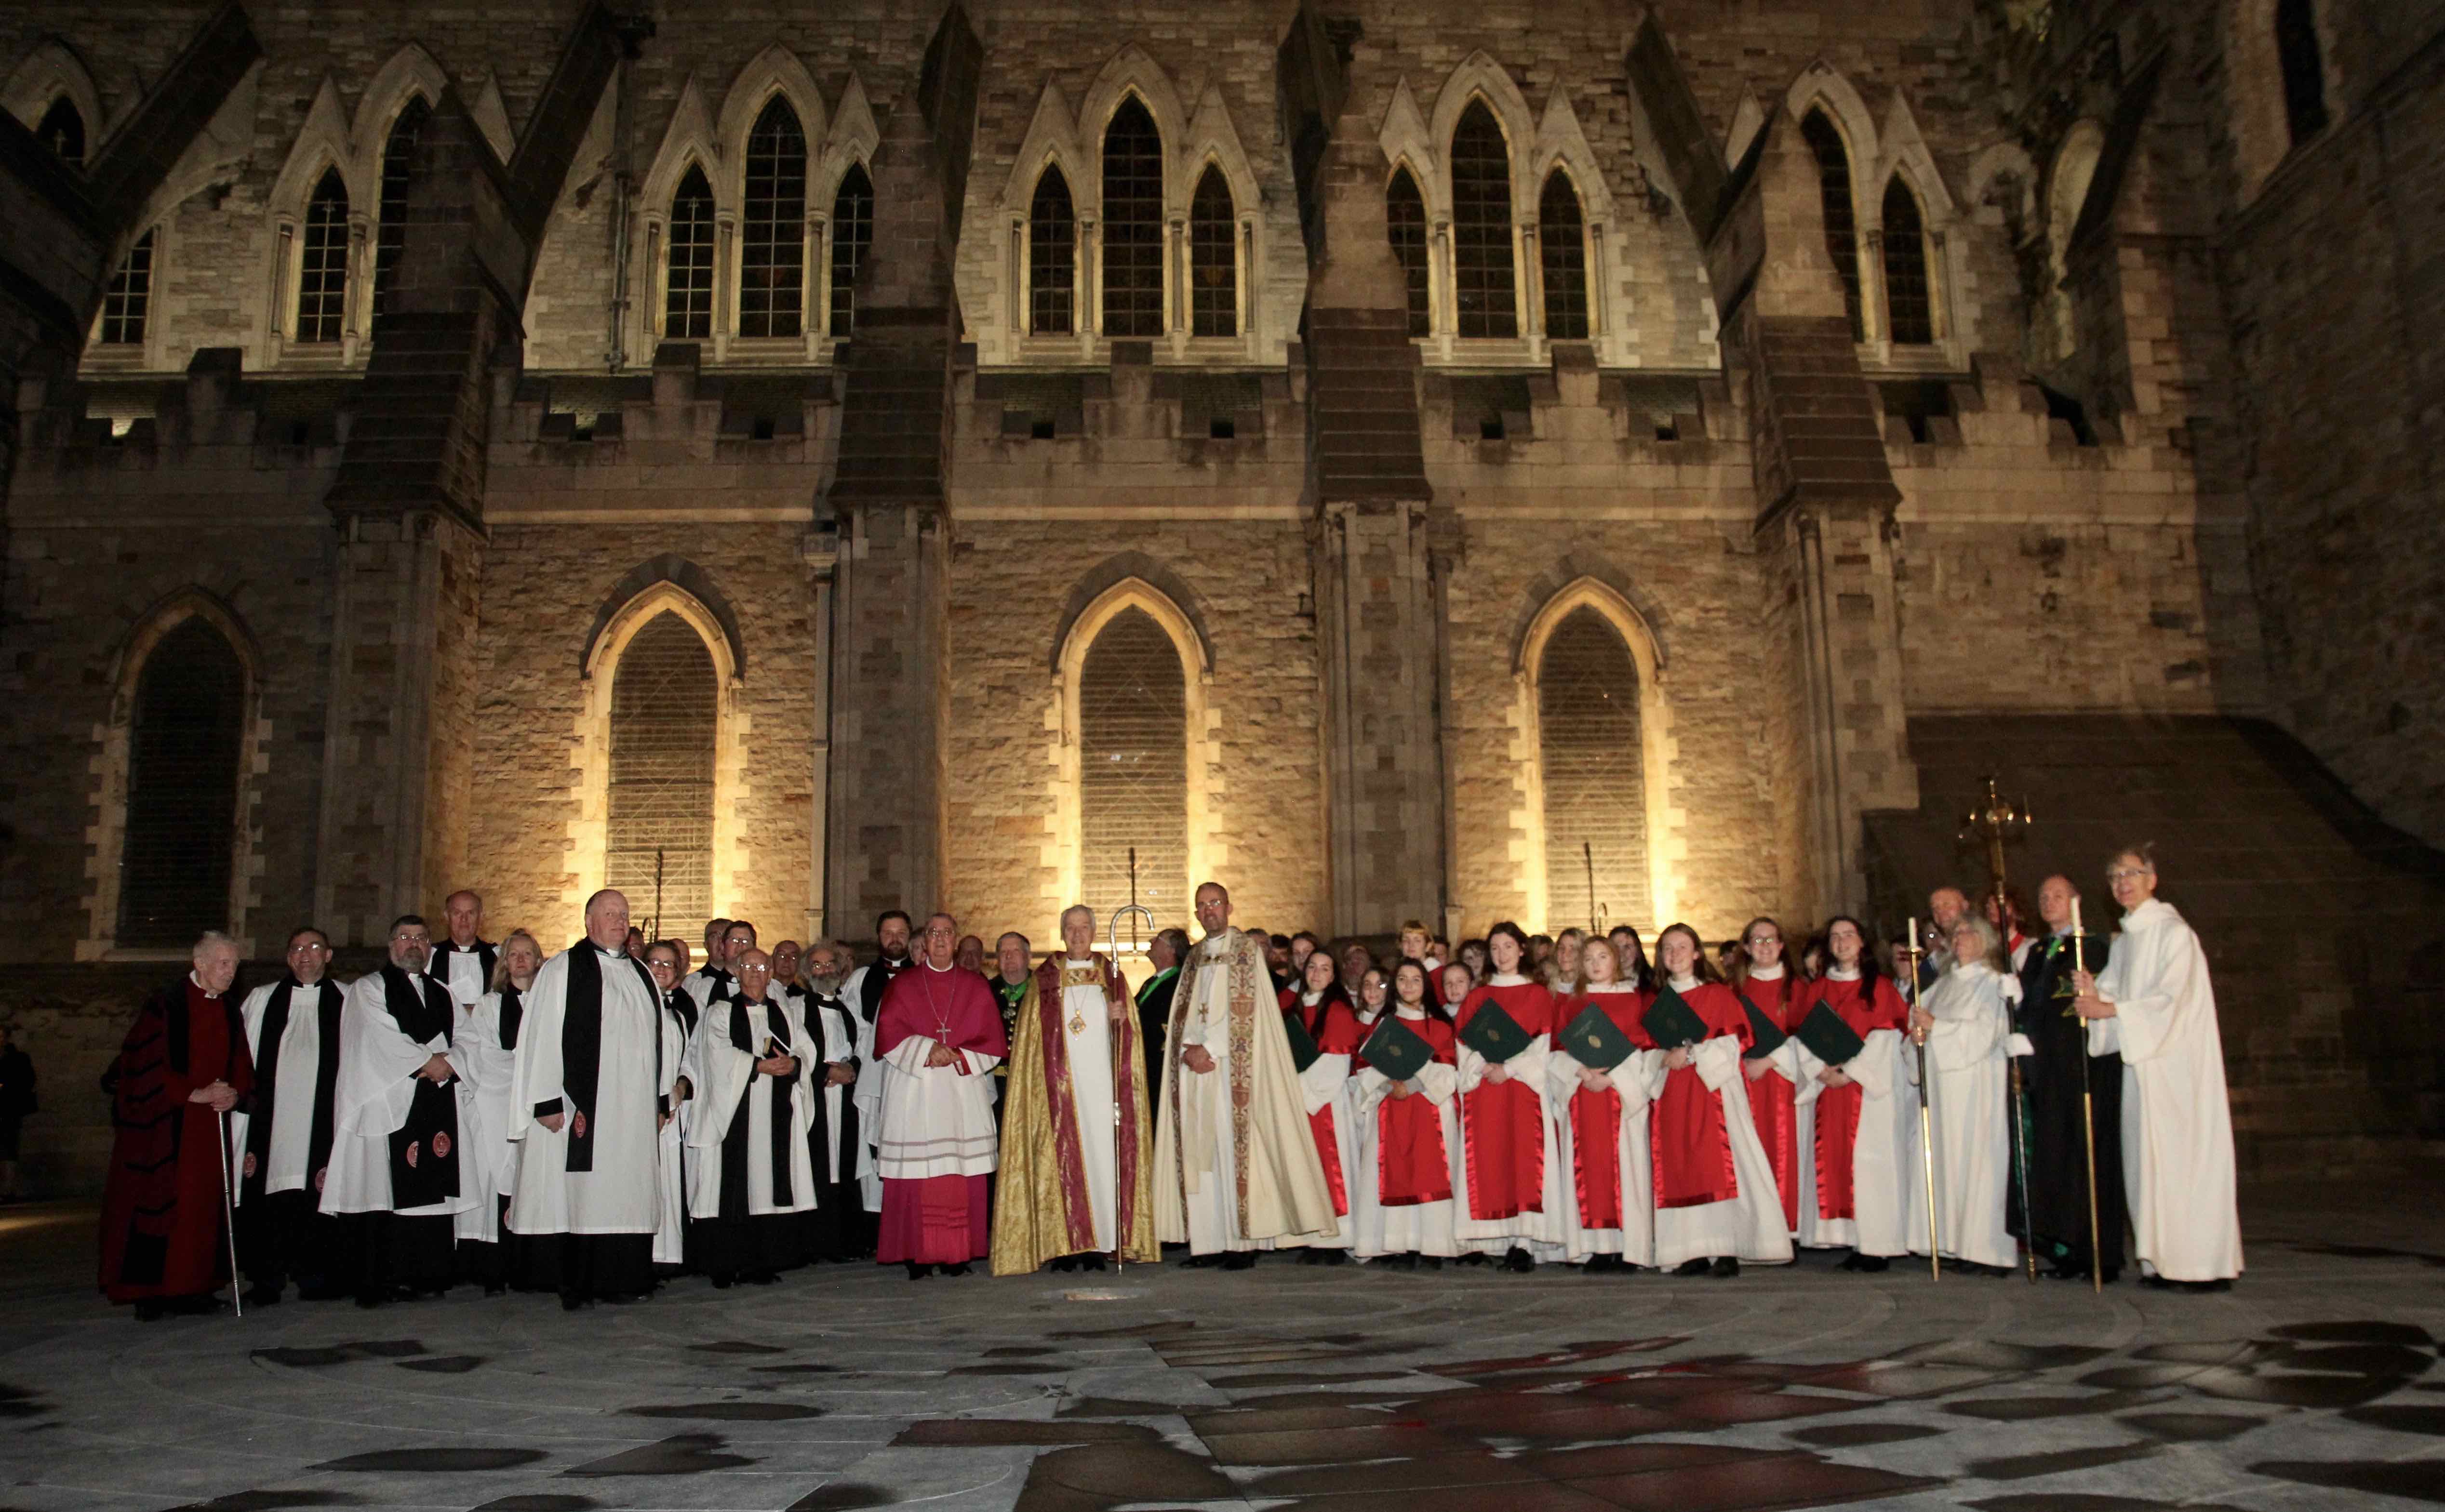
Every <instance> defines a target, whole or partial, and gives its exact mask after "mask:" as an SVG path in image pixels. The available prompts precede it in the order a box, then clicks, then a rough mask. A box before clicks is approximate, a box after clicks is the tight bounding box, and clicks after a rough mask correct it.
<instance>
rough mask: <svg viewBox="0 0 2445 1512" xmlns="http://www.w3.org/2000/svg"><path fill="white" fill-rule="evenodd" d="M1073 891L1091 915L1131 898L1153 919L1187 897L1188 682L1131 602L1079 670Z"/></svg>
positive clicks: (1158, 632) (1176, 655)
mask: <svg viewBox="0 0 2445 1512" xmlns="http://www.w3.org/2000/svg"><path fill="white" fill-rule="evenodd" d="M1077 711H1078V713H1077V718H1078V830H1079V878H1078V883H1079V898H1080V900H1081V901H1082V902H1084V903H1085V904H1086V905H1088V906H1089V907H1091V908H1092V909H1094V910H1095V916H1096V917H1097V918H1098V919H1103V918H1109V917H1110V916H1111V910H1113V909H1114V908H1118V907H1120V906H1122V905H1126V904H1128V903H1129V902H1130V901H1131V896H1130V876H1129V857H1130V853H1131V850H1132V848H1134V849H1135V852H1136V857H1137V877H1136V898H1135V901H1136V902H1138V903H1140V904H1142V905H1146V906H1148V907H1149V908H1152V909H1153V910H1154V911H1155V916H1156V917H1157V918H1158V919H1162V920H1170V919H1174V918H1179V917H1184V916H1185V913H1186V911H1187V902H1188V886H1189V883H1188V725H1187V718H1188V687H1187V673H1186V670H1185V668H1184V667H1183V666H1182V664H1181V660H1180V650H1179V648H1178V647H1177V646H1176V645H1175V644H1173V643H1172V638H1171V636H1170V635H1169V633H1167V631H1166V630H1165V629H1164V627H1163V626H1162V625H1159V624H1157V623H1156V621H1155V618H1154V616H1152V615H1150V614H1148V612H1147V611H1146V610H1145V609H1143V608H1141V607H1137V606H1135V605H1131V606H1129V607H1124V608H1123V609H1121V610H1120V612H1118V613H1116V614H1114V615H1113V616H1112V617H1111V619H1110V620H1108V621H1106V622H1105V624H1104V626H1103V628H1102V629H1100V630H1098V631H1097V632H1096V633H1095V638H1094V640H1093V641H1092V643H1091V644H1089V645H1088V648H1087V655H1086V658H1085V660H1084V662H1083V663H1081V664H1080V666H1079V669H1078V682H1077Z"/></svg>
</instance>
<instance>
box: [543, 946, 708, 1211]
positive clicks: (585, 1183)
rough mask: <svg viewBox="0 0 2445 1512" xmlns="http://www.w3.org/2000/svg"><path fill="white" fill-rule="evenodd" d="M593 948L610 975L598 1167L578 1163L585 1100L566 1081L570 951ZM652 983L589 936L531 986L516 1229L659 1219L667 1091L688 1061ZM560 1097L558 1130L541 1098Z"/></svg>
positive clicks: (600, 968)
mask: <svg viewBox="0 0 2445 1512" xmlns="http://www.w3.org/2000/svg"><path fill="white" fill-rule="evenodd" d="M579 950H591V951H593V952H594V955H595V961H594V964H595V970H596V972H597V974H598V976H599V977H600V979H601V980H602V983H603V1022H602V1046H601V1055H600V1058H599V1060H598V1062H597V1065H596V1072H595V1083H594V1114H593V1133H592V1138H593V1142H594V1163H593V1164H594V1168H593V1169H592V1170H585V1171H572V1170H570V1169H569V1132H570V1128H571V1122H572V1118H573V1115H574V1113H575V1112H576V1110H577V1104H576V1102H575V1101H574V1100H573V1099H572V1098H571V1097H570V1095H569V1091H568V1088H567V1085H566V1081H565V1076H566V1067H565V1066H564V1064H563V1058H562V1035H563V1026H564V1024H565V1023H566V1021H567V1015H568V1007H569V956H570V955H571V954H572V953H573V952H575V951H579ZM656 996H657V995H656V993H655V991H654V988H653V984H652V983H651V982H650V981H649V980H646V979H645V978H644V977H643V976H641V975H640V974H639V973H638V972H637V971H636V970H635V968H634V967H633V965H632V964H631V963H630V961H629V959H628V956H627V954H626V953H625V951H617V950H605V949H602V948H601V947H600V946H598V945H596V944H594V943H592V942H591V941H587V940H581V941H579V942H578V943H576V944H574V945H572V946H570V947H569V950H564V951H562V952H561V953H560V954H559V955H556V956H554V957H552V958H551V960H550V961H545V962H544V963H543V970H542V971H541V972H539V973H537V974H536V976H535V981H534V987H533V989H532V991H530V992H529V993H528V994H527V995H526V1017H525V1022H524V1024H523V1026H522V1027H521V1028H520V1029H519V1030H518V1051H517V1080H516V1087H515V1091H514V1092H513V1094H512V1103H511V1106H512V1108H513V1110H514V1116H515V1117H516V1119H517V1120H518V1130H519V1132H518V1136H517V1137H518V1171H517V1184H516V1190H515V1195H514V1196H513V1197H512V1199H511V1202H510V1232H512V1233H513V1234H651V1233H653V1232H655V1230H656V1228H657V1227H658V1226H659V1221H660V1210H661V1202H660V1191H659V1189H658V1188H659V1184H658V1182H657V1179H656V1178H657V1171H658V1164H657V1162H656V1159H655V1151H656V1148H657V1146H658V1144H659V1141H660V1137H661V1132H660V1131H661V1125H662V1099H663V1098H664V1097H666V1096H668V1095H669V1093H670V1089H671V1084H672V1082H673V1080H674V1079H675V1078H676V1077H677V1075H678V1073H679V1068H678V1067H677V1066H676V1065H673V1064H672V1063H671V1062H670V1061H668V1060H667V1059H663V1060H662V1063H661V1064H660V1065H657V1064H656V1061H657V1058H658V1056H659V1055H660V1052H661V1049H662V1028H661V1020H662V1010H661V1007H660V1005H659V1004H658V1003H657V1002H656V1000H655V999H656ZM554 1103H556V1104H558V1106H559V1108H560V1111H561V1112H562V1115H563V1116H562V1120H561V1126H560V1131H559V1132H557V1133H555V1132H553V1131H552V1130H551V1129H549V1128H547V1127H545V1126H544V1125H543V1124H542V1123H540V1122H538V1121H537V1120H536V1116H535V1107H536V1105H537V1104H554Z"/></svg>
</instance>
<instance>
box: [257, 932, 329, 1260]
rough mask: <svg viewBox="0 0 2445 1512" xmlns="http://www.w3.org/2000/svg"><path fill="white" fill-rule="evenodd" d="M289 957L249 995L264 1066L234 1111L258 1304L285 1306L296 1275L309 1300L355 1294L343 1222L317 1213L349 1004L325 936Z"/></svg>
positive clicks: (297, 943)
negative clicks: (342, 1252)
mask: <svg viewBox="0 0 2445 1512" xmlns="http://www.w3.org/2000/svg"><path fill="white" fill-rule="evenodd" d="M285 960H286V961H287V962H288V966H289V970H288V974H287V975H285V976H283V977H282V978H281V979H280V980H278V981H274V982H268V983H266V984H265V985H263V986H260V987H257V988H255V989H254V991H252V992H251V993H249V994H247V998H246V1002H245V1003H244V1005H243V1006H241V1007H240V1009H239V1010H238V1011H239V1014H240V1015H241V1017H243V1019H244V1022H245V1026H246V1047H247V1051H248V1053H249V1055H251V1056H252V1058H253V1062H254V1101H253V1109H252V1113H246V1112H236V1113H232V1114H231V1115H230V1142H231V1145H232V1147H233V1148H234V1149H235V1150H236V1151H237V1152H238V1164H239V1181H238V1192H237V1200H238V1207H237V1247H238V1260H239V1263H240V1264H241V1265H243V1266H244V1267H245V1270H246V1279H247V1280H248V1282H249V1283H250V1284H249V1286H248V1288H247V1293H246V1304H247V1305H248V1306H249V1307H269V1306H270V1305H271V1304H272V1303H274V1302H277V1301H279V1300H280V1295H281V1293H282V1292H283V1291H284V1290H286V1289H287V1287H288V1284H289V1279H290V1278H291V1277H294V1278H295V1279H296V1280H297V1285H298V1295H299V1296H300V1297H305V1298H307V1299H308V1300H316V1299H321V1298H325V1297H340V1296H343V1295H345V1284H344V1282H345V1276H344V1275H343V1274H335V1272H338V1271H339V1270H340V1267H339V1266H338V1264H337V1261H338V1260H339V1243H340V1241H339V1236H338V1232H337V1231H338V1229H339V1226H340V1225H339V1224H338V1223H336V1222H335V1221H333V1220H331V1219H327V1218H324V1217H322V1216H321V1215H320V1214H318V1213H316V1212H315V1210H314V1208H315V1204H317V1203H318V1202H319V1201H320V1200H321V1197H322V1193H323V1179H324V1174H325V1172H326V1171H327V1168H328V1167H329V1166H330V1162H331V1120H332V1109H333V1106H334V1103H335V1100H336V1098H337V1097H338V1094H339V1084H340V1011H341V1005H342V1002H343V998H342V994H341V991H340V985H339V983H337V982H335V981H333V980H331V979H330V976H329V968H330V964H331V943H330V941H329V940H327V939H326V938H325V937H324V934H323V931H322V930H320V929H316V928H314V927H312V926H311V925H308V927H306V928H303V929H300V930H298V931H297V932H296V933H294V934H292V935H290V936H289V948H288V951H287V954H286V957H285Z"/></svg>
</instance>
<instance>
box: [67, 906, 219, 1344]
mask: <svg viewBox="0 0 2445 1512" xmlns="http://www.w3.org/2000/svg"><path fill="white" fill-rule="evenodd" d="M236 977H237V942H235V941H233V940H232V939H230V938H229V937H228V936H227V935H224V934H219V933H217V932H215V933H212V934H207V935H206V936H204V937H203V938H202V939H201V940H198V941H197V942H196V952H195V959H194V961H193V969H192V970H190V971H189V972H188V973H187V974H186V976H184V977H182V978H180V979H179V980H177V981H175V982H173V983H171V984H170V985H169V986H167V987H164V988H162V989H161V990H160V991H159V992H157V993H155V994H154V995H153V996H152V997H151V998H150V999H146V1001H145V1003H144V1007H143V1008H142V1010H141V1011H140V1012H139V1013H138V1014H137V1016H136V1023H135V1025H134V1027H132V1028H130V1029H129V1030H128V1031H127V1038H126V1040H125V1041H124V1042H123V1043H122V1044H121V1046H120V1050H119V1058H118V1059H117V1060H115V1061H113V1062H112V1063H111V1067H110V1071H109V1073H108V1075H107V1076H106V1078H105V1081H106V1084H107V1088H108V1090H109V1092H110V1095H111V1123H112V1125H113V1126H114V1130H115V1131H114V1132H113V1134H112V1137H111V1144H110V1176H109V1179H108V1181H107V1183H106V1184H105V1185H104V1187H103V1202H102V1291H103V1296H105V1297H109V1298H110V1299H111V1300H112V1301H113V1302H133V1303H135V1304H136V1316H137V1317H138V1318H140V1319H141V1320H144V1321H148V1322H149V1321H151V1320H152V1319H154V1318H157V1317H160V1316H163V1315H164V1314H166V1313H174V1312H176V1313H208V1312H211V1311H213V1310H214V1309H215V1308H216V1307H218V1306H219V1305H220V1303H219V1300H218V1299H217V1298H216V1297H214V1296H213V1293H214V1292H215V1291H216V1290H218V1289H219V1287H220V1285H221V1283H222V1282H224V1281H226V1280H228V1279H230V1270H229V1248H228V1240H227V1237H226V1235H227V1231H226V1230H225V1229H224V1227H223V1226H222V1215H223V1212H224V1209H223V1207H222V1202H223V1194H224V1192H226V1191H227V1190H228V1187H227V1185H225V1184H226V1183H228V1182H229V1181H230V1179H231V1176H230V1168H229V1164H228V1160H229V1151H228V1148H227V1147H226V1146H225V1145H224V1144H223V1143H222V1118H221V1115H222V1114H224V1113H226V1112H228V1111H230V1110H231V1109H233V1108H235V1107H237V1106H239V1104H240V1103H241V1102H242V1101H243V1100H244V1099H245V1098H246V1097H247V1096H248V1095H249V1093H251V1092H252V1091H253V1087H254V1074H253V1067H252V1065H251V1064H250V1063H249V1061H248V1059H247V1054H246V1040H245V1038H244V1037H243V1036H242V1035H241V1033H240V1031H239V1026H238V1023H237V1017H236V1015H235V1014H233V1013H232V1012H231V1005H230V1002H229V999H227V998H225V997H224V996H223V994H225V993H227V992H228V991H229V988H230V983H231V982H232V981H233V980H235V979H236Z"/></svg>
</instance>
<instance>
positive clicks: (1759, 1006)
mask: <svg viewBox="0 0 2445 1512" xmlns="http://www.w3.org/2000/svg"><path fill="white" fill-rule="evenodd" d="M1729 985H1730V987H1731V989H1732V991H1733V993H1734V994H1736V995H1737V996H1738V997H1739V998H1740V999H1741V1006H1742V1008H1743V1010H1744V1011H1745V1010H1747V1009H1749V1008H1755V1009H1756V1010H1757V1011H1758V1013H1759V1014H1760V1015H1761V1016H1763V1017H1764V1019H1765V1021H1766V1022H1767V1023H1769V1024H1772V1025H1773V1026H1774V1027H1775V1028H1776V1029H1777V1030H1778V1031H1780V1032H1781V1033H1782V1034H1784V1035H1786V1036H1787V1035H1789V1034H1790V1033H1791V1032H1792V1031H1793V1030H1795V1029H1798V1028H1799V1027H1800V1020H1801V1017H1802V1016H1803V1015H1805V1014H1806V1013H1807V1012H1808V1010H1809V1008H1810V1007H1811V1006H1813V1005H1814V1004H1815V1002H1816V999H1813V998H1803V989H1804V988H1805V986H1806V983H1804V982H1803V981H1802V980H1801V976H1800V973H1799V972H1797V971H1795V970H1793V969H1792V968H1791V965H1790V963H1789V962H1788V961H1785V960H1784V959H1783V940H1782V925H1781V924H1777V923H1775V922H1774V921H1773V920H1772V919H1769V918H1767V917H1765V916H1764V915H1763V914H1761V915H1759V916H1758V917H1757V918H1755V919H1752V920H1750V921H1749V922H1748V924H1746V925H1745V926H1744V927H1743V928H1742V930H1741V938H1740V944H1739V947H1738V948H1737V949H1736V950H1734V951H1733V953H1732V971H1731V980H1730V982H1729ZM1741 1071H1742V1073H1743V1074H1744V1075H1745V1076H1746V1077H1747V1079H1748V1093H1749V1116H1750V1117H1752V1118H1754V1119H1755V1120H1757V1131H1758V1143H1760V1144H1762V1145H1764V1147H1765V1158H1766V1159H1767V1161H1768V1162H1770V1163H1771V1164H1772V1165H1773V1167H1774V1185H1775V1190H1776V1191H1777V1192H1779V1193H1780V1194H1781V1195H1782V1221H1783V1226H1784V1227H1785V1228H1786V1229H1788V1230H1789V1231H1790V1232H1791V1233H1792V1234H1793V1235H1794V1236H1797V1235H1798V1234H1799V1232H1800V1101H1801V1096H1802V1094H1803V1092H1802V1088H1801V1082H1802V1081H1803V1079H1804V1078H1802V1077H1801V1073H1800V1053H1799V1050H1798V1048H1797V1047H1796V1046H1795V1045H1794V1044H1793V1042H1792V1041H1791V1040H1789V1039H1785V1040H1783V1041H1782V1043H1780V1044H1778V1045H1776V1046H1775V1047H1774V1049H1772V1050H1771V1051H1769V1052H1767V1053H1765V1054H1764V1055H1756V1054H1752V1055H1747V1056H1745V1057H1744V1058H1743V1059H1742V1061H1741Z"/></svg>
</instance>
